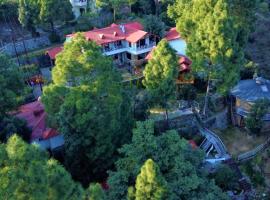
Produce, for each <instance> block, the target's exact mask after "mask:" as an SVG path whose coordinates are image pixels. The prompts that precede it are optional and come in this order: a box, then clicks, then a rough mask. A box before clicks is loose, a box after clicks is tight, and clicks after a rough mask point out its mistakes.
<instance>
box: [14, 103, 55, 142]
mask: <svg viewBox="0 0 270 200" xmlns="http://www.w3.org/2000/svg"><path fill="white" fill-rule="evenodd" d="M15 115H16V117H18V118H21V119H24V120H26V122H27V125H28V127H29V128H31V129H32V134H31V140H35V139H48V138H51V137H54V136H56V135H58V133H57V131H56V130H53V129H51V128H48V127H47V126H46V116H47V114H46V112H45V110H44V106H43V104H42V103H41V101H35V102H32V103H28V104H25V105H23V106H21V107H19V109H18V112H17V113H16V114H15Z"/></svg>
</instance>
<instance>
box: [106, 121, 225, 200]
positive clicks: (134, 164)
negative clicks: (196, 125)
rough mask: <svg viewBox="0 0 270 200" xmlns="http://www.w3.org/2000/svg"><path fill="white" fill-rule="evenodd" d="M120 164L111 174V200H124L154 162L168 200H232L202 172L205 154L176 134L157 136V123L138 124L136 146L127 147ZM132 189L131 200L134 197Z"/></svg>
mask: <svg viewBox="0 0 270 200" xmlns="http://www.w3.org/2000/svg"><path fill="white" fill-rule="evenodd" d="M119 152H120V153H121V155H122V158H120V159H119V160H118V161H117V162H116V171H114V172H110V176H109V180H108V182H109V187H110V190H109V191H108V198H109V199H112V200H114V199H115V200H116V199H117V200H122V199H123V200H124V199H126V198H127V193H128V188H129V186H134V185H135V182H136V177H137V175H138V174H139V173H140V169H141V166H142V165H143V164H144V162H145V161H146V160H147V159H152V160H153V161H154V162H155V163H156V164H157V166H159V168H160V172H161V175H162V176H163V177H164V178H165V180H166V181H167V186H168V195H169V196H168V198H167V199H213V200H214V199H228V198H227V196H226V195H225V194H224V193H222V191H221V190H220V188H218V187H217V186H216V185H215V184H214V181H213V180H209V179H207V177H206V176H205V175H204V173H202V172H201V171H200V170H199V168H200V167H199V166H200V163H201V161H202V159H203V153H202V152H201V151H199V150H194V149H192V148H191V146H190V145H189V144H188V143H187V141H186V140H184V139H182V138H180V136H179V135H178V133H177V132H176V131H174V130H171V131H167V132H165V133H162V134H161V135H155V132H154V122H152V121H145V122H138V123H137V127H136V129H134V131H133V137H132V142H131V143H130V144H126V145H124V146H123V147H122V148H121V149H120V150H119ZM133 191H134V190H133ZM131 194H132V189H129V197H132V195H131Z"/></svg>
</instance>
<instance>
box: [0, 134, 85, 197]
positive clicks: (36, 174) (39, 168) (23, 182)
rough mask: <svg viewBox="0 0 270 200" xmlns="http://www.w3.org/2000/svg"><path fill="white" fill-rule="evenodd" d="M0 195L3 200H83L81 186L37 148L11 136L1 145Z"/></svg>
mask: <svg viewBox="0 0 270 200" xmlns="http://www.w3.org/2000/svg"><path fill="white" fill-rule="evenodd" d="M0 158H1V159H0V166H1V168H0V194H1V198H3V199H12V200H13V199H14V200H15V199H16V200H26V199H30V200H46V199H51V200H57V199H66V200H68V199H82V194H83V190H82V188H81V186H79V185H78V184H76V183H74V182H73V181H72V179H71V177H70V175H69V174H68V173H67V172H66V171H65V169H64V168H63V167H62V166H61V165H59V164H58V162H57V161H55V160H48V155H47V154H46V153H45V152H43V151H41V150H40V149H39V148H38V147H36V146H33V145H28V144H26V143H24V142H23V141H22V140H21V139H20V138H19V137H17V136H12V137H11V138H10V139H9V141H8V143H7V144H0Z"/></svg>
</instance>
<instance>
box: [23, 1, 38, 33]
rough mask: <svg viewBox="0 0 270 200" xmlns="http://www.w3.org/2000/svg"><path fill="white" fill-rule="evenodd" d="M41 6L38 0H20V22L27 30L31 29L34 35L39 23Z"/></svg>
mask: <svg viewBox="0 0 270 200" xmlns="http://www.w3.org/2000/svg"><path fill="white" fill-rule="evenodd" d="M39 11H40V6H39V4H38V1H36V0H19V7H18V12H19V22H20V23H21V25H22V26H23V27H24V28H26V29H27V30H29V31H31V33H32V35H34V34H35V33H36V24H37V23H38V21H39V20H38V19H39V17H38V15H39Z"/></svg>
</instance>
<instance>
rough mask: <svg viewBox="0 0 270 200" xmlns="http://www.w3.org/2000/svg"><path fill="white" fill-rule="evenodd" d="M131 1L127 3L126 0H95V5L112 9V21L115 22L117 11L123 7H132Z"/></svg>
mask: <svg viewBox="0 0 270 200" xmlns="http://www.w3.org/2000/svg"><path fill="white" fill-rule="evenodd" d="M132 4H133V1H132V0H130V1H127V0H96V5H97V6H98V7H101V8H104V7H109V8H112V9H113V19H114V21H115V20H116V14H117V12H118V11H119V9H120V8H121V7H122V6H124V5H132Z"/></svg>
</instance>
